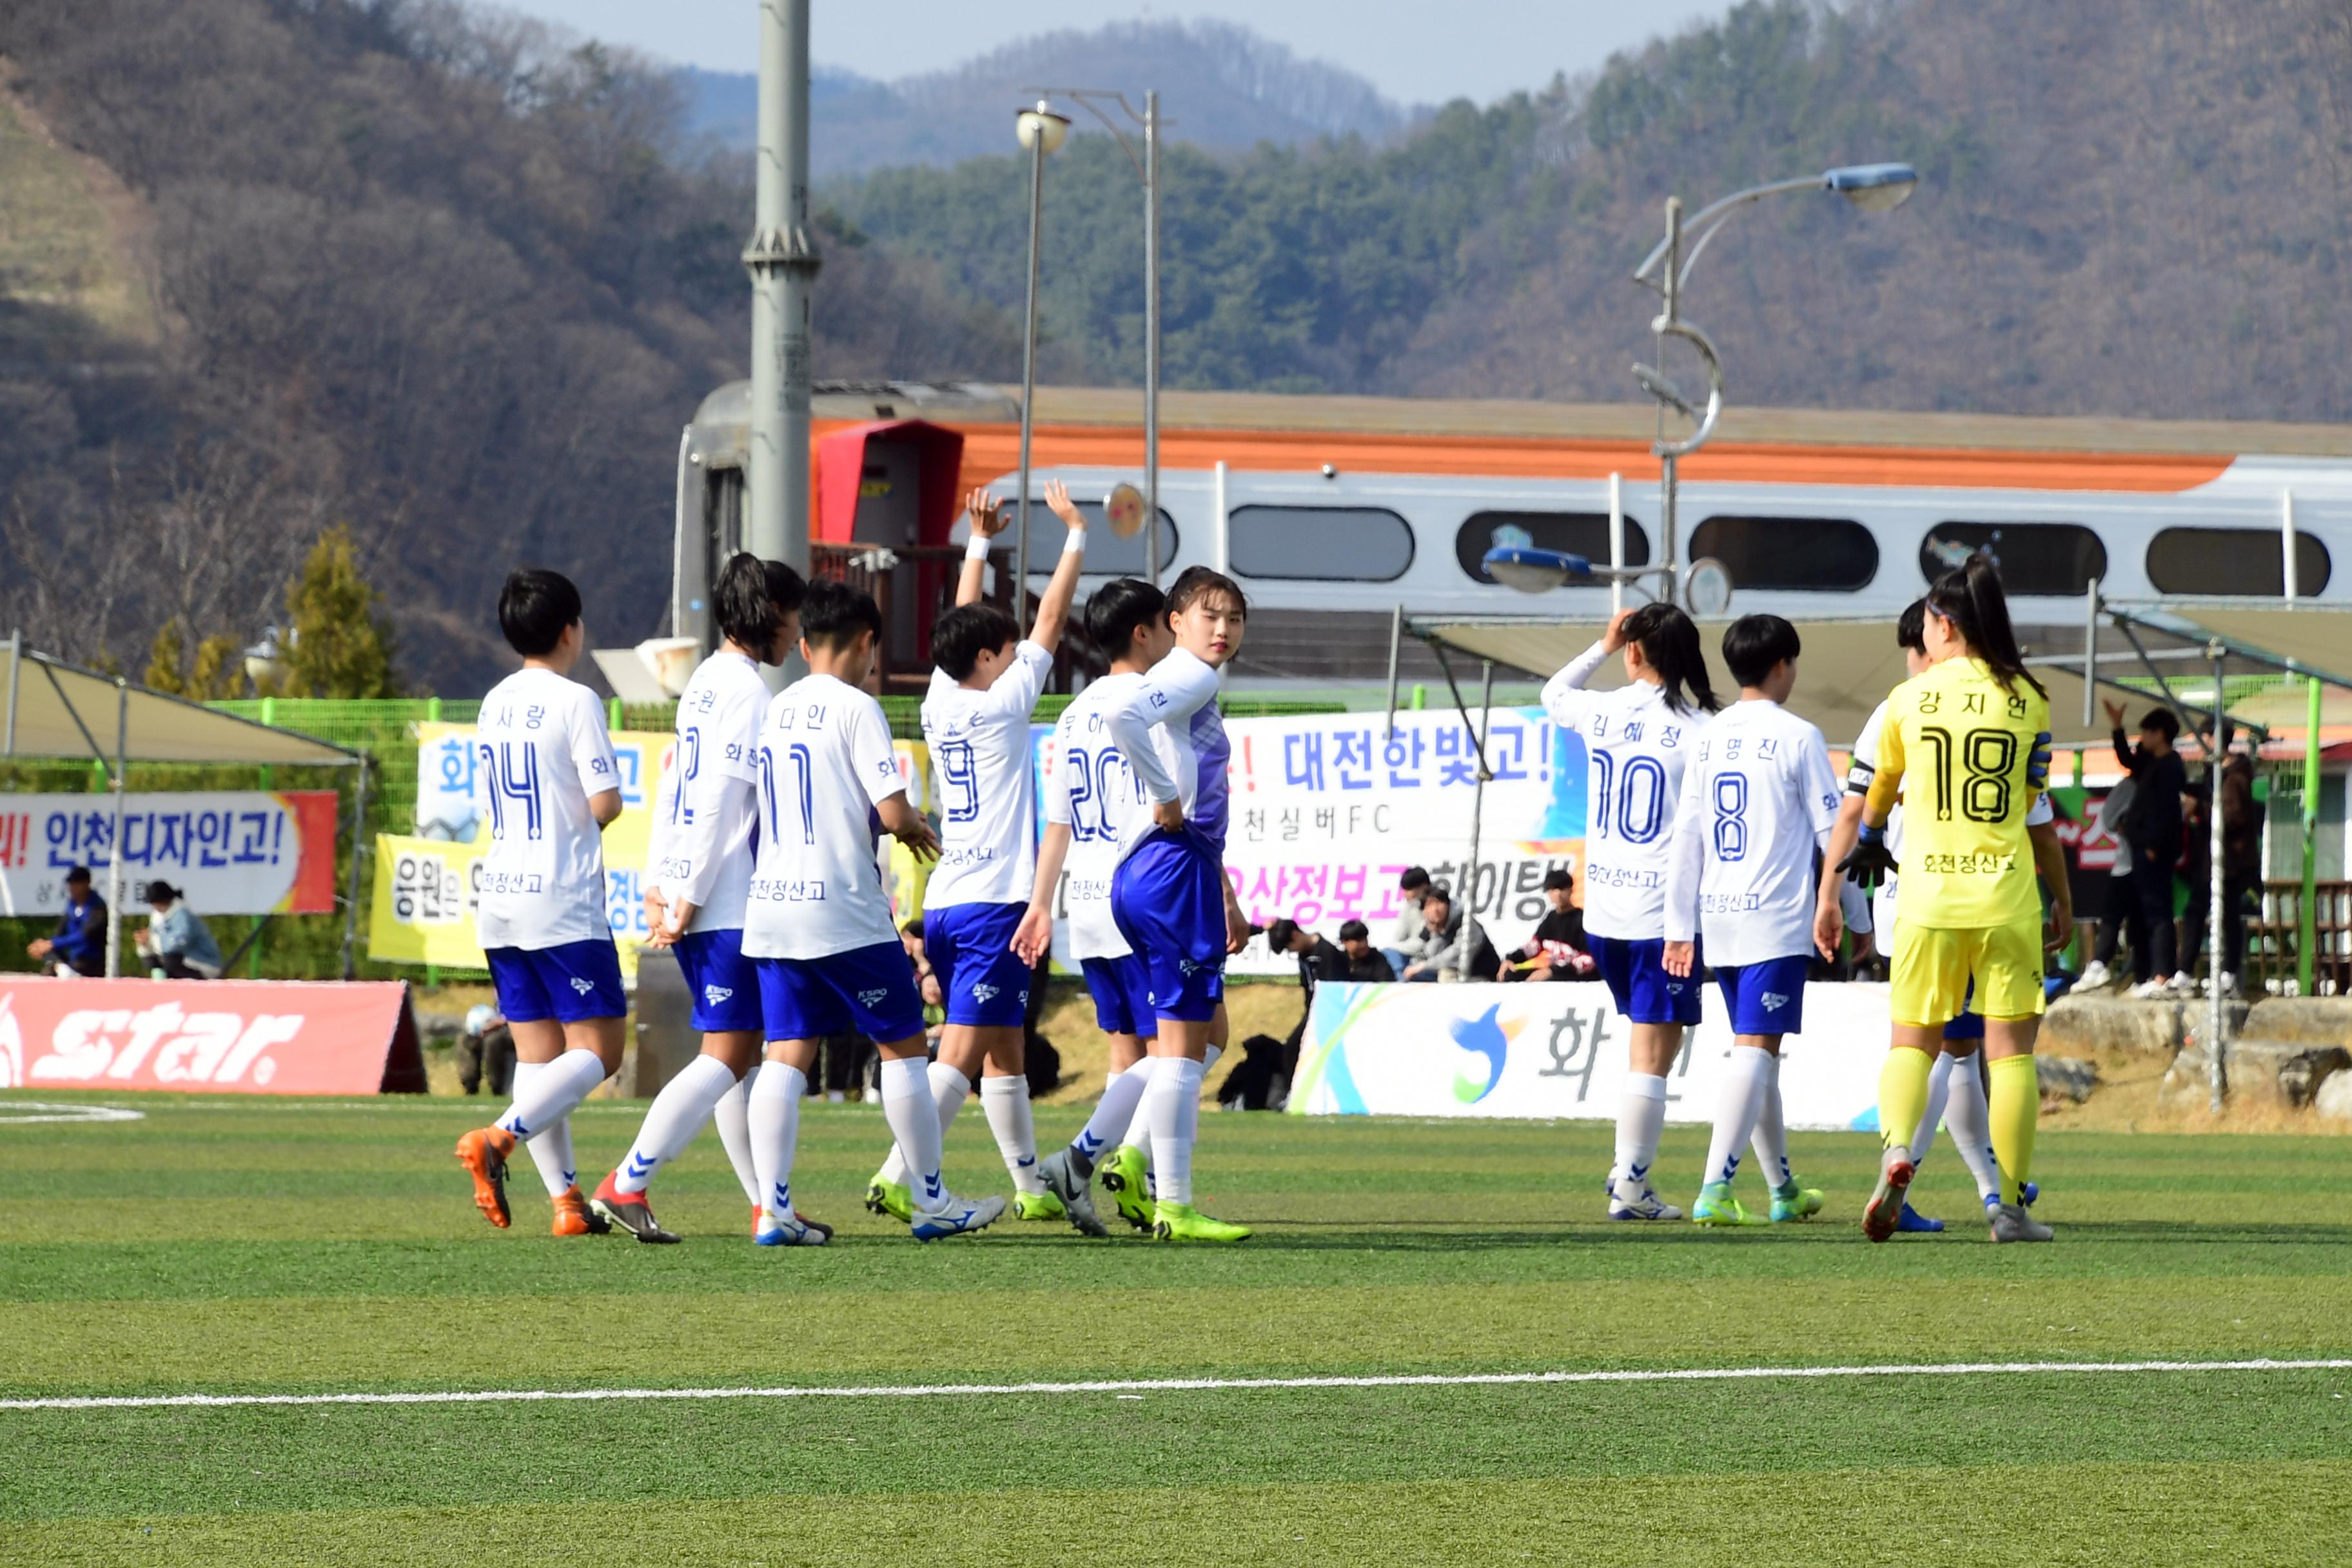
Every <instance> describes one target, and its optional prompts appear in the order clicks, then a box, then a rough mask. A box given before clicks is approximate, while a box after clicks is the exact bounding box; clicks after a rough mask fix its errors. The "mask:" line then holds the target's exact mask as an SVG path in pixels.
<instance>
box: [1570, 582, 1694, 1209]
mask: <svg viewBox="0 0 2352 1568" xmlns="http://www.w3.org/2000/svg"><path fill="white" fill-rule="evenodd" d="M1621 648H1622V650H1624V655H1625V674H1626V682H1625V684H1624V685H1623V686H1622V687H1619V688H1618V689H1616V690H1614V691H1588V690H1586V689H1585V683H1586V682H1587V681H1589V680H1591V679H1592V678H1593V676H1594V675H1595V674H1597V673H1598V672H1599V671H1600V669H1601V665H1602V664H1604V663H1605V662H1606V661H1607V660H1608V658H1609V656H1610V655H1612V654H1613V653H1616V652H1617V651H1618V650H1619V649H1621ZM1543 706H1544V711H1545V712H1546V713H1548V714H1549V715H1550V717H1551V721H1552V722H1553V723H1555V724H1557V725H1559V727H1560V728H1561V729H1563V730H1566V731H1571V732H1573V733H1574V734H1575V735H1576V736H1577V737H1578V739H1580V740H1581V741H1582V742H1584V750H1585V754H1586V756H1587V757H1588V758H1590V759H1591V775H1590V779H1589V788H1588V792H1587V795H1586V797H1585V833H1584V931H1585V934H1586V935H1587V936H1588V937H1590V938H1591V941H1592V955H1593V958H1594V960H1595V962H1596V963H1598V964H1599V965H1600V968H1601V978H1602V979H1603V980H1605V981H1607V982H1608V984H1609V994H1610V995H1611V996H1612V998H1613V999H1614V1000H1615V1002H1616V1005H1617V1013H1618V1016H1620V1017H1622V1018H1623V1019H1624V1020H1625V1021H1626V1022H1627V1023H1628V1024H1629V1025H1630V1026H1632V1030H1633V1038H1632V1040H1631V1041H1630V1042H1629V1046H1628V1049H1629V1050H1630V1052H1631V1060H1630V1062H1629V1064H1628V1065H1629V1067H1630V1068H1631V1069H1632V1070H1631V1071H1629V1072H1628V1073H1627V1074H1626V1077H1625V1094H1624V1098H1623V1100H1622V1101H1621V1102H1620V1104H1619V1106H1618V1110H1617V1158H1616V1163H1615V1164H1614V1165H1612V1167H1611V1169H1610V1172H1609V1184H1608V1192H1609V1217H1610V1218H1611V1219H1618V1220H1643V1219H1680V1218H1682V1217H1683V1211H1682V1210H1680V1209H1678V1208H1676V1207H1675V1205H1672V1204H1670V1203H1668V1202H1666V1201H1665V1200H1664V1198H1661V1197H1660V1196H1659V1195H1658V1194H1657V1189H1656V1188H1655V1187H1654V1186H1653V1185H1652V1184H1651V1181H1650V1169H1651V1166H1652V1165H1653V1164H1654V1163H1656V1161H1657V1157H1658V1139H1659V1137H1660V1135H1661V1134H1662V1133H1663V1132H1664V1129H1665V1123H1666V1074H1667V1072H1668V1071H1669V1070H1671V1069H1672V1068H1673V1067H1674V1064H1675V1057H1676V1056H1677V1055H1678V1054H1680V1052H1681V1050H1682V1045H1683V1030H1684V1029H1685V1028H1688V1027H1690V1026H1694V1025H1696V1023H1697V1022H1698V1020H1699V986H1698V984H1697V982H1696V981H1695V980H1691V979H1689V978H1687V977H1683V978H1678V977H1676V976H1674V975H1671V974H1668V973H1666V972H1665V970H1664V967H1663V966H1662V964H1661V962H1660V961H1661V959H1662V958H1663V957H1664V948H1665V934H1666V932H1665V899H1666V873H1665V855H1666V850H1667V847H1668V846H1669V844H1670V843H1671V842H1672V838H1673V834H1674V827H1675V802H1677V801H1678V800H1680V799H1681V798H1682V787H1683V770H1684V767H1685V764H1687V763H1688V762H1689V760H1690V758H1691V756H1692V755H1693V754H1694V753H1695V752H1696V750H1697V742H1698V736H1699V733H1700V731H1701V730H1702V729H1703V727H1704V726H1705V725H1706V721H1707V715H1708V714H1710V713H1712V712H1714V711H1715V710H1716V707H1717V703H1716V698H1715V691H1714V689H1713V687H1712V686H1711V685H1710V684H1709V683H1708V680H1707V674H1706V655H1705V654H1704V653H1702V652H1701V651H1700V649H1699V641H1698V628H1697V627H1696V626H1693V625H1692V624H1691V619H1690V617H1689V616H1685V614H1683V613H1682V611H1680V610H1678V609H1676V608H1675V606H1674V605H1643V606H1641V607H1640V608H1639V609H1633V610H1622V611H1620V612H1619V613H1618V614H1617V615H1616V616H1612V618H1611V619H1610V622H1609V630H1608V633H1607V635H1606V636H1604V637H1602V638H1601V640H1600V641H1599V642H1597V643H1594V644H1593V645H1592V646H1591V647H1589V648H1587V649H1585V650H1584V652H1583V653H1582V654H1581V655H1580V656H1578V658H1577V659H1576V661H1575V662H1574V663H1572V664H1570V665H1569V666H1568V667H1567V668H1564V669H1562V670H1560V671H1559V673H1558V674H1557V675H1554V676H1553V677H1552V678H1551V679H1550V680H1549V681H1547V682H1546V683H1545V685H1544V689H1543Z"/></svg>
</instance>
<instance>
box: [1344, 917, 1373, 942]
mask: <svg viewBox="0 0 2352 1568" xmlns="http://www.w3.org/2000/svg"><path fill="white" fill-rule="evenodd" d="M1339 940H1340V941H1341V942H1370V941H1371V940H1372V928H1371V927H1370V926H1368V925H1366V924H1365V923H1364V922H1363V921H1340V922H1339Z"/></svg>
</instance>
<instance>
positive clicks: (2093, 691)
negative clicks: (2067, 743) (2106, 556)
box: [2074, 577, 2099, 758]
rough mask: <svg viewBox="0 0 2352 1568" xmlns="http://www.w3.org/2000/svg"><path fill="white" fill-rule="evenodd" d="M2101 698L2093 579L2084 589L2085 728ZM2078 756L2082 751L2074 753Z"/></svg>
mask: <svg viewBox="0 0 2352 1568" xmlns="http://www.w3.org/2000/svg"><path fill="white" fill-rule="evenodd" d="M2098 700H2099V580H2098V579H2097V578H2096V577H2094V578H2092V579H2091V583H2090V586H2088V587H2086V588H2084V590H2083V728H2084V729H2085V730H2087V729H2089V728H2090V727H2091V721H2093V720H2094V719H2095V718H2097V717H2098V715H2097V713H2095V711H2093V710H2094V708H2095V705H2096V704H2097V702H2098ZM2074 754H2075V755H2076V756H2077V757H2078V758H2079V757H2080V756H2081V755H2082V753H2081V752H2076V753H2074Z"/></svg>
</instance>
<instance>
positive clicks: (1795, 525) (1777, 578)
mask: <svg viewBox="0 0 2352 1568" xmlns="http://www.w3.org/2000/svg"><path fill="white" fill-rule="evenodd" d="M1690 553H1691V559H1692V560H1694V561H1696V560H1698V559H1699V558H1700V557H1702V556H1706V555H1712V556H1714V557H1715V558H1716V559H1717V561H1720V562H1722V563H1723V564H1724V566H1725V567H1726V568H1727V570H1728V571H1729V572H1730V573H1731V585H1732V586H1733V587H1734V588H1735V589H1738V591H1739V592H1741V593H1769V592H1772V591H1775V590H1793V591H1796V592H1800V593H1814V594H1852V593H1856V592H1859V591H1860V590H1862V589H1864V588H1867V587H1869V586H1870V580H1871V579H1872V578H1874V577H1875V576H1877V575H1878V541H1877V540H1876V539H1875V538H1874V537H1873V536H1872V534H1871V531H1870V530H1868V529H1866V528H1864V527H1863V525H1862V524H1860V523H1858V522H1856V521H1853V519H1851V518H1843V517H1710V518H1708V519H1707V520H1706V521H1705V522H1702V523H1700V524H1699V525H1698V527H1697V528H1696V529H1695V530H1693V531H1692V532H1691V541H1690Z"/></svg>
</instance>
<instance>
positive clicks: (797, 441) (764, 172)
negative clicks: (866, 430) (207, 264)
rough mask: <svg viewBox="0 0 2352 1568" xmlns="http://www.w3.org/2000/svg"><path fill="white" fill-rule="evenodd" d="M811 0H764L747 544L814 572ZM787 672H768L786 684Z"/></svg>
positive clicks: (752, 257) (747, 252)
mask: <svg viewBox="0 0 2352 1568" xmlns="http://www.w3.org/2000/svg"><path fill="white" fill-rule="evenodd" d="M808 100H809V5H808V0H760V105H759V159H758V163H757V171H758V175H757V186H756V202H757V205H756V210H755V214H754V216H753V219H752V229H751V243H750V244H749V245H748V246H746V247H744V251H743V265H744V267H745V268H747V269H749V270H750V272H751V452H750V460H749V463H748V465H747V473H746V479H747V494H746V496H745V505H744V518H743V548H745V549H747V550H749V551H751V553H753V554H754V555H757V556H760V557H761V558H762V559H763V560H769V561H781V562H782V563H785V564H786V565H788V566H790V567H792V568H793V570H794V571H795V572H798V573H800V574H801V575H803V577H805V576H807V575H808V571H809V515H808V511H809V374H810V364H809V359H810V342H809V302H810V296H811V294H812V293H813V292H814V283H815V280H816V272H817V268H818V267H819V265H820V264H821V263H820V261H819V258H818V256H817V252H816V246H815V244H814V241H813V240H812V239H811V237H810V234H809V221H808V185H809V173H808V163H809V158H808V142H809V129H808V126H809V108H808ZM786 674H787V672H786V671H785V670H783V669H781V668H780V669H775V670H771V671H769V672H768V679H769V680H770V682H771V684H772V685H781V683H782V681H783V680H784V679H785V678H786Z"/></svg>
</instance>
